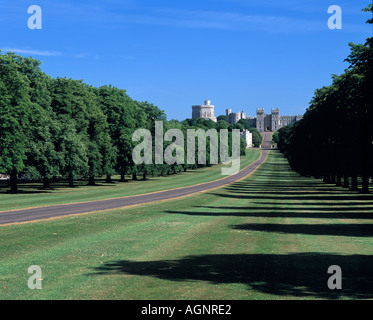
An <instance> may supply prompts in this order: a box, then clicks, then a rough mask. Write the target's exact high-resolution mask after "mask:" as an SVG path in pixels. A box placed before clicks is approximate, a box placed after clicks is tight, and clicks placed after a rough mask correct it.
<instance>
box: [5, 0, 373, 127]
mask: <svg viewBox="0 0 373 320" xmlns="http://www.w3.org/2000/svg"><path fill="white" fill-rule="evenodd" d="M369 3H370V0H366V1H358V0H348V1H347V0H336V1H331V0H330V1H328V0H312V1H307V0H276V1H274V0H267V1H264V0H198V1H196V0H173V1H171V0H107V1H97V0H59V1H57V0H33V1H25V0H6V1H4V0H0V30H1V31H0V32H1V33H0V34H1V37H0V49H1V50H3V51H14V52H16V53H18V54H20V55H23V56H32V57H34V58H36V59H39V60H41V61H42V62H43V64H42V69H43V71H44V72H46V73H47V74H49V75H51V76H52V77H58V76H60V77H64V76H66V77H68V78H73V79H83V80H84V81H85V82H86V83H88V84H91V85H93V86H97V87H98V86H101V85H105V84H107V85H109V84H111V85H113V86H116V87H119V88H121V89H126V90H127V92H128V94H129V95H130V96H131V97H132V98H133V99H136V100H139V101H145V100H147V101H149V102H151V103H153V104H155V105H157V106H158V107H159V108H161V109H163V110H165V111H166V114H167V118H168V119H178V120H183V119H185V118H191V113H192V108H191V106H192V105H194V104H202V103H203V101H204V100H206V99H210V100H211V102H212V104H214V105H215V115H216V116H218V115H221V114H225V109H226V108H231V109H232V111H233V112H238V111H241V110H244V111H245V112H246V114H247V115H255V110H256V108H258V107H259V108H265V109H267V110H268V111H270V109H271V108H276V107H279V108H280V112H281V114H282V115H292V114H302V113H303V112H304V111H305V110H306V108H307V107H308V104H309V101H310V100H311V98H312V96H313V93H314V90H315V89H317V88H320V87H322V86H324V85H329V84H330V83H331V74H341V73H343V71H344V69H345V68H346V67H347V64H346V63H344V62H343V60H344V59H345V58H346V57H347V55H348V54H349V47H348V43H349V42H354V43H364V41H365V39H366V38H367V37H369V36H372V27H371V26H369V25H367V24H366V23H365V21H366V20H367V19H368V18H369V15H368V14H367V13H364V12H362V11H361V9H362V8H364V7H366V6H367V5H368V4H369ZM30 5H39V6H40V7H41V9H42V29H41V30H30V29H29V28H28V26H27V21H28V18H29V17H30V16H31V14H28V13H27V9H28V7H29V6H30ZM331 5H338V6H340V7H341V8H342V29H341V30H337V29H335V30H330V29H329V28H328V26H327V22H328V19H329V17H330V16H331V14H328V13H327V10H328V7H329V6H331Z"/></svg>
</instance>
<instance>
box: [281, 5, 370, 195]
mask: <svg viewBox="0 0 373 320" xmlns="http://www.w3.org/2000/svg"><path fill="white" fill-rule="evenodd" d="M363 11H365V12H372V13H373V5H372V4H371V5H369V6H368V7H367V8H365V9H363ZM367 23H369V24H372V23H373V19H369V20H368V21H367ZM349 46H350V55H349V56H348V57H347V58H346V60H345V61H346V62H348V63H349V67H348V68H347V69H346V70H345V72H344V73H343V74H341V75H333V76H332V79H333V82H332V84H331V85H330V86H324V87H322V88H321V89H317V90H316V91H315V94H314V97H313V99H312V101H311V102H310V106H309V108H308V109H307V112H306V113H305V115H304V117H303V119H302V120H301V121H299V122H297V123H296V124H294V125H293V126H287V127H283V128H281V129H280V130H279V131H278V134H276V136H275V141H276V142H278V148H279V149H280V151H281V152H282V153H283V154H284V155H285V156H286V158H287V159H288V160H289V163H290V165H291V167H292V168H293V169H294V170H296V171H297V172H299V173H300V174H302V175H306V176H315V177H320V178H321V177H322V178H323V179H324V181H325V182H327V183H336V184H337V185H343V186H344V187H346V188H349V187H350V188H351V189H352V190H358V181H361V192H362V193H367V192H369V179H370V178H371V177H372V176H373V165H372V164H373V130H372V124H373V47H372V46H373V38H368V39H367V40H366V42H365V44H358V45H356V44H353V43H350V44H349Z"/></svg>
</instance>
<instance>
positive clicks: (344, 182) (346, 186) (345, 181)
mask: <svg viewBox="0 0 373 320" xmlns="http://www.w3.org/2000/svg"><path fill="white" fill-rule="evenodd" d="M349 187H350V183H349V182H348V176H347V175H345V176H344V178H343V188H349Z"/></svg>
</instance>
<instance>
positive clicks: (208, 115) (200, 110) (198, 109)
mask: <svg viewBox="0 0 373 320" xmlns="http://www.w3.org/2000/svg"><path fill="white" fill-rule="evenodd" d="M214 108H215V107H214V106H213V105H212V104H211V101H210V100H205V104H203V105H195V106H192V119H201V118H202V119H210V120H212V121H214V122H217V120H216V117H215V115H214Z"/></svg>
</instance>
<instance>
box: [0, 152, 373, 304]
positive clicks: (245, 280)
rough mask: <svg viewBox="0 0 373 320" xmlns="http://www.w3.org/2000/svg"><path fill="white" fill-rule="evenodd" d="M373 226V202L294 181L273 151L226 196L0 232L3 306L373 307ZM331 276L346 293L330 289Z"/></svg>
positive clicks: (223, 190) (328, 187)
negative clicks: (82, 302) (31, 284)
mask: <svg viewBox="0 0 373 320" xmlns="http://www.w3.org/2000/svg"><path fill="white" fill-rule="evenodd" d="M372 217H373V196H369V195H367V196H362V195H359V194H357V193H351V192H348V191H346V190H345V189H343V188H339V187H335V186H332V185H325V184H323V183H322V182H320V181H319V180H315V179H311V178H304V177H300V176H298V175H297V174H295V173H294V172H292V171H290V170H289V167H288V165H287V163H286V161H285V160H284V159H283V158H282V156H281V155H280V154H279V153H278V152H277V151H270V154H269V157H268V159H267V161H266V162H265V163H264V164H263V165H262V166H261V167H260V168H259V169H258V170H256V171H255V172H254V173H253V174H252V175H251V176H250V177H248V178H246V179H244V180H242V181H240V182H236V183H234V184H232V185H230V186H228V187H224V188H221V189H216V190H213V191H210V192H206V193H203V194H197V195H194V196H190V197H185V198H181V199H178V200H172V201H168V202H160V203H156V204H148V205H141V206H136V207H132V208H127V209H116V210H111V211H105V212H97V213H92V214H86V215H80V216H71V217H66V218H62V219H55V220H50V221H43V222H37V223H26V224H19V225H11V226H4V227H0V239H1V244H2V245H1V247H0V257H1V264H0V299H324V298H331V299H334V298H341V299H366V298H369V299H372V298H373V290H372V287H373V255H372V252H373V220H372ZM30 265H39V266H40V267H41V269H42V272H43V273H42V279H43V280H42V289H41V290H30V289H28V287H27V279H28V277H29V276H30V274H28V273H27V269H28V267H29V266H30ZM331 265H338V266H340V267H341V269H342V276H343V283H342V286H343V288H342V290H330V289H328V286H327V281H328V278H329V277H330V276H331V275H330V274H328V273H327V270H328V267H329V266H331Z"/></svg>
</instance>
